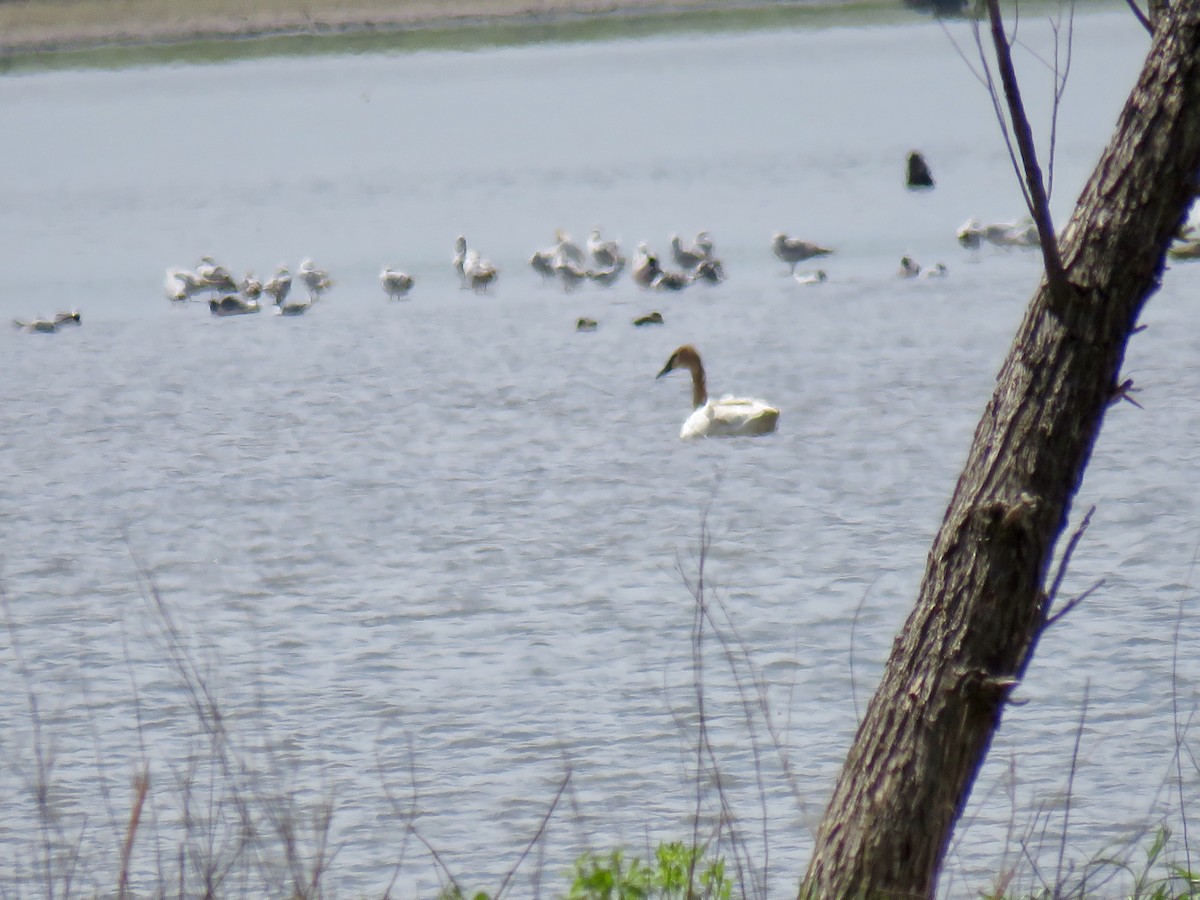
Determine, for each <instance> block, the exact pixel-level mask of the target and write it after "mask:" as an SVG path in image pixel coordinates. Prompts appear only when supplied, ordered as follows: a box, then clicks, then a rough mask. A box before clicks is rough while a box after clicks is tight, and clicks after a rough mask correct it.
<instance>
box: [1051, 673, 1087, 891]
mask: <svg viewBox="0 0 1200 900" xmlns="http://www.w3.org/2000/svg"><path fill="white" fill-rule="evenodd" d="M1090 692H1091V682H1086V683H1085V684H1084V686H1083V705H1082V708H1081V709H1080V710H1079V724H1078V725H1077V726H1076V728H1075V745H1074V746H1073V747H1072V748H1071V767H1070V768H1069V769H1068V770H1067V796H1066V799H1065V800H1064V801H1063V824H1062V834H1060V835H1059V840H1058V866H1057V868H1056V869H1055V872H1054V896H1055V897H1059V896H1062V894H1061V889H1062V884H1063V859H1064V858H1065V857H1066V853H1067V832H1068V831H1069V830H1070V828H1071V796H1072V792H1073V791H1074V790H1075V773H1076V772H1077V771H1078V770H1079V745H1080V743H1081V742H1082V740H1083V726H1084V722H1086V721H1087V711H1088V697H1089V694H1090Z"/></svg>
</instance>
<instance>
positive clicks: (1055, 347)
mask: <svg viewBox="0 0 1200 900" xmlns="http://www.w3.org/2000/svg"><path fill="white" fill-rule="evenodd" d="M1197 172H1200V0H1175V2H1174V3H1172V4H1170V6H1167V7H1165V8H1162V9H1161V10H1158V11H1157V19H1156V21H1155V23H1154V29H1153V39H1152V46H1151V49H1150V53H1149V55H1148V56H1147V59H1146V63H1145V66H1144V68H1143V70H1142V73H1141V76H1140V78H1139V79H1138V82H1137V85H1136V87H1135V88H1134V90H1133V93H1132V94H1131V95H1130V97H1129V100H1128V101H1127V103H1126V105H1125V108H1124V110H1123V111H1122V113H1121V116H1120V118H1119V120H1118V123H1117V130H1116V134H1115V135H1114V137H1113V139H1112V142H1111V143H1110V144H1109V146H1108V148H1107V150H1106V151H1105V152H1104V154H1103V156H1102V158H1101V160H1100V162H1099V164H1098V165H1097V167H1096V170H1095V172H1094V173H1093V175H1092V177H1091V180H1090V181H1089V182H1088V185H1087V187H1086V188H1085V189H1084V191H1083V194H1082V195H1081V197H1080V199H1079V202H1078V205H1077V206H1076V209H1075V213H1074V215H1073V216H1072V218H1071V221H1070V223H1069V224H1068V225H1067V227H1066V229H1065V231H1064V233H1063V235H1062V237H1061V239H1060V241H1059V245H1060V251H1061V257H1062V261H1063V268H1064V272H1065V276H1066V284H1065V285H1063V286H1062V289H1059V290H1051V289H1050V288H1051V286H1050V285H1049V284H1048V283H1047V281H1046V280H1045V279H1043V281H1042V284H1041V285H1040V286H1039V288H1038V290H1037V293H1036V294H1035V295H1034V297H1033V299H1032V300H1031V302H1030V305H1029V308H1028V310H1027V312H1026V315H1025V319H1024V321H1023V323H1022V325H1021V327H1020V329H1019V331H1018V333H1017V336H1016V339H1015V340H1014V343H1013V345H1012V348H1011V350H1010V351H1009V355H1008V358H1007V359H1006V361H1005V363H1004V365H1003V367H1002V369H1001V371H1000V374H999V376H998V383H997V386H996V390H995V393H994V394H993V395H992V398H991V400H990V401H989V403H988V406H987V409H986V411H985V412H984V414H983V418H982V419H981V421H980V422H979V425H978V427H977V428H976V431H975V437H974V441H973V443H972V446H971V449H970V452H969V455H968V460H967V462H966V464H965V466H964V468H963V472H962V474H961V476H960V478H959V481H958V484H957V486H956V488H955V491H954V495H953V498H952V499H951V501H950V506H949V508H948V509H947V511H946V515H945V518H944V519H943V521H942V524H941V527H940V529H939V531H938V533H937V536H936V537H935V539H934V542H933V547H932V549H931V551H930V554H929V559H928V561H927V565H926V570H925V575H924V579H923V581H922V584H921V589H920V593H919V596H918V599H917V603H916V607H915V608H914V610H913V612H912V613H911V614H910V616H909V618H908V620H907V622H906V623H905V625H904V627H903V629H902V631H901V633H900V634H899V636H898V637H897V638H896V641H895V644H894V646H893V648H892V652H891V655H890V657H889V659H888V661H887V665H886V668H885V670H884V674H883V678H882V681H881V683H880V685H879V688H878V689H877V691H876V693H875V696H874V697H873V699H872V700H871V703H870V705H869V707H868V708H867V712H866V715H865V717H864V718H863V721H862V724H861V726H860V727H859V730H858V734H857V735H856V737H855V740H854V743H853V745H852V747H851V749H850V752H849V754H848V756H847V759H846V762H845V765H844V767H843V769H842V772H841V775H840V777H839V779H838V782H837V785H836V787H835V789H834V792H833V796H832V798H831V800H830V802H829V806H828V808H827V810H826V812H825V816H824V819H823V820H822V823H821V826H820V829H819V831H818V835H817V842H816V847H815V849H814V851H813V856H812V859H811V862H810V863H809V868H808V872H807V874H806V876H805V879H804V881H803V883H802V884H801V887H800V896H801V897H802V898H809V897H822V898H827V897H836V898H851V897H872V898H874V897H896V896H903V897H913V896H917V897H919V896H932V895H933V893H934V890H935V887H936V883H937V876H938V872H939V869H940V867H941V864H942V860H943V857H944V855H945V851H946V847H947V845H948V843H949V840H950V837H951V834H952V831H953V828H954V825H955V823H956V822H957V820H958V818H959V816H960V814H961V812H962V809H963V806H964V804H965V802H966V798H967V796H968V794H969V792H970V789H971V785H972V784H973V782H974V780H975V776H976V774H977V772H978V771H979V768H980V766H981V765H982V763H983V760H984V757H985V756H986V754H987V751H988V748H989V746H990V744H991V741H992V737H993V735H994V733H995V731H996V729H997V728H998V727H999V724H1000V718H1001V715H1002V713H1003V711H1004V706H1005V703H1006V701H1007V698H1008V696H1009V694H1010V692H1011V691H1012V689H1013V688H1014V687H1015V686H1016V684H1017V683H1018V682H1019V680H1020V678H1021V677H1022V675H1023V674H1024V671H1025V668H1026V666H1027V665H1028V663H1029V660H1030V656H1031V655H1032V652H1033V648H1034V646H1035V645H1036V643H1037V639H1038V636H1039V635H1040V633H1041V631H1042V629H1043V628H1044V627H1045V625H1046V620H1047V613H1048V610H1047V606H1048V605H1049V601H1048V599H1047V597H1046V593H1045V588H1044V585H1045V584H1046V578H1047V575H1048V571H1049V567H1050V562H1051V557H1052V554H1053V550H1054V546H1055V543H1056V541H1057V539H1058V538H1059V536H1060V535H1061V533H1062V532H1063V530H1064V529H1065V527H1066V525H1067V521H1068V515H1069V512H1070V504H1071V501H1072V499H1073V498H1074V496H1075V493H1076V491H1077V490H1078V488H1079V485H1080V482H1081V480H1082V478H1083V472H1084V468H1085V466H1086V465H1087V462H1088V458H1089V456H1090V454H1091V451H1092V447H1093V445H1094V443H1095V440H1096V437H1097V435H1098V433H1099V430H1100V425H1101V422H1102V420H1103V418H1104V413H1105V411H1106V410H1107V409H1108V407H1109V406H1110V405H1111V404H1112V403H1113V402H1114V400H1115V398H1116V397H1118V396H1119V394H1120V391H1121V388H1118V387H1117V383H1118V376H1119V373H1120V369H1121V364H1122V360H1123V358H1124V354H1125V348H1126V343H1127V341H1128V339H1129V337H1130V335H1131V334H1132V333H1133V331H1134V329H1135V327H1136V323H1137V320H1138V316H1139V314H1140V313H1141V310H1142V307H1143V306H1144V304H1145V302H1146V300H1147V299H1148V298H1149V297H1150V295H1151V294H1153V293H1154V291H1155V290H1156V289H1157V288H1158V286H1159V280H1160V277H1161V275H1162V271H1163V260H1164V257H1165V254H1166V249H1167V247H1168V245H1169V244H1170V242H1171V239H1172V237H1173V236H1174V235H1175V233H1176V232H1177V230H1178V228H1179V226H1180V225H1181V223H1182V222H1183V220H1184V218H1185V216H1186V214H1187V210H1188V207H1189V205H1190V204H1191V202H1192V199H1193V196H1194V193H1195V191H1196V187H1197Z"/></svg>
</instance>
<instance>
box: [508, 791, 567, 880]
mask: <svg viewBox="0 0 1200 900" xmlns="http://www.w3.org/2000/svg"><path fill="white" fill-rule="evenodd" d="M570 783H571V770H570V769H567V771H566V774H565V775H563V780H562V783H561V784H559V786H558V790H557V791H555V792H554V799H553V800H551V801H550V806H549V807H547V809H546V813H545V815H543V816H542V821H541V822H539V823H538V827H537V831H535V832H534V833H533V837H531V838H530V839H529V840H528V841H527V842H526V844H525V849H524V850H522V851H521V855H520V856H518V857H517V861H516V862H515V863H513V865H512V868H511V869H509V870H508V873H507V874H506V875H505V876H504V880H503V881H501V882H500V887H498V888H496V893H494V894H493V895H492V897H493V898H494V900H500V897H502V896H503V895H504V891H505V890H506V889H507V888H508V883H509V882H510V881H512V877H513V876H514V875H516V874H517V869H519V868H520V867H521V863H523V862H525V857H527V856H528V855H529V851H530V850H532V849H533V848H534V847H535V846H536V845H537V842H538V841H540V840H541V839H542V835H543V834H544V833H545V832H546V826H547V825H549V824H550V817H551V816H553V815H554V810H556V809H558V801H559V800H561V799H562V795H563V793H564V792H565V791H566V789H567V785H568V784H570Z"/></svg>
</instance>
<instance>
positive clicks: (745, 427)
mask: <svg viewBox="0 0 1200 900" xmlns="http://www.w3.org/2000/svg"><path fill="white" fill-rule="evenodd" d="M675 369H688V370H689V371H690V372H691V373H692V406H694V407H695V409H694V411H693V412H692V414H691V415H690V416H688V417H687V419H686V420H685V421H684V423H683V428H681V429H680V431H679V437H680V438H681V439H683V440H685V441H686V440H689V439H690V438H698V437H735V436H739V435H759V434H770V433H771V432H772V431H774V430H775V425H776V423H777V422H778V421H779V410H777V409H776V408H775V407H773V406H770V405H768V404H767V403H764V402H763V401H762V400H750V399H746V398H744V397H722V398H721V399H720V400H710V399H708V389H707V387H706V386H705V382H704V365H703V364H702V363H701V362H700V354H699V353H697V352H696V348H695V347H693V346H691V345H690V344H684V345H683V346H682V347H680V348H679V349H678V350H676V351H675V352H674V353H672V354H671V358H670V359H668V360H667V364H666V365H665V366H663V369H662V371H661V372H659V373H658V376H657V377H659V378H662V377H663V376H664V375H666V374H667V373H668V372H671V371H674V370H675Z"/></svg>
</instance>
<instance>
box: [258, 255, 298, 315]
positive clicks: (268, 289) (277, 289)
mask: <svg viewBox="0 0 1200 900" xmlns="http://www.w3.org/2000/svg"><path fill="white" fill-rule="evenodd" d="M262 289H263V293H264V294H266V295H267V296H268V297H270V298H271V299H272V300H273V301H274V302H275V305H276V306H283V304H284V303H285V302H286V301H287V296H288V294H289V293H290V292H291V290H292V273H291V272H289V271H288V267H287V266H285V265H284V264H283V263H280V264H279V265H278V267H276V269H275V274H274V275H273V276H272V277H271V280H270V281H268V282H267V283H266V284H264V285H263V286H262Z"/></svg>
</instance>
